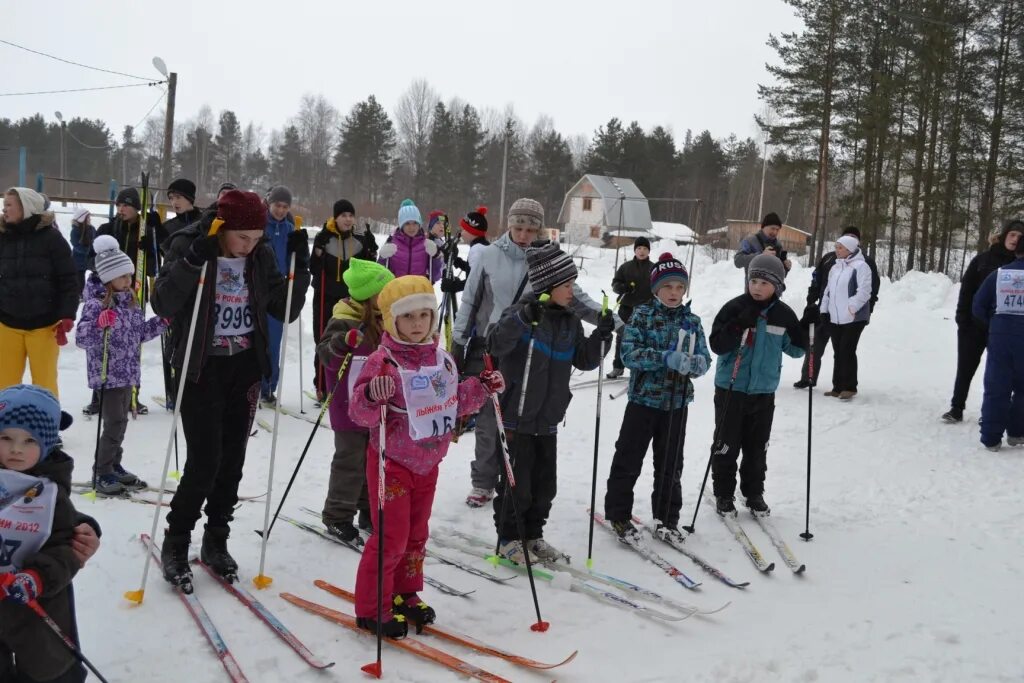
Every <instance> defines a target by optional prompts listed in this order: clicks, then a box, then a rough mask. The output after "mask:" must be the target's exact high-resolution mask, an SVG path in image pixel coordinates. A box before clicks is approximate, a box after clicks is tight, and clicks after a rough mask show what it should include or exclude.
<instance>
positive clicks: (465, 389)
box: [349, 275, 504, 638]
mask: <svg viewBox="0 0 1024 683" xmlns="http://www.w3.org/2000/svg"><path fill="white" fill-rule="evenodd" d="M377 303H378V305H379V306H380V310H381V313H382V315H383V319H384V330H385V332H384V335H383V337H382V339H381V344H380V348H378V349H377V350H376V351H374V352H373V354H371V355H370V357H369V358H367V360H366V364H365V365H364V366H363V370H362V372H361V373H360V375H359V378H358V379H357V380H356V384H355V386H354V387H353V390H352V395H351V397H350V399H349V416H350V417H351V418H352V420H353V421H354V422H355V423H357V424H359V425H362V426H364V427H367V428H369V430H370V443H369V446H368V447H367V450H366V483H367V488H368V490H369V495H370V513H371V516H372V519H373V528H374V529H375V530H379V529H380V526H379V520H378V513H377V506H378V500H379V498H378V494H377V491H378V481H379V477H378V466H379V464H378V453H379V452H380V429H379V425H380V418H381V406H385V405H386V406H387V423H386V426H385V432H386V433H385V439H386V441H385V444H384V492H385V493H384V512H385V514H384V521H385V524H384V534H383V536H384V541H383V542H384V576H383V584H384V586H383V589H384V590H383V594H384V605H383V617H382V620H381V627H382V631H383V633H384V635H385V636H387V637H390V638H402V637H404V636H405V635H406V633H407V630H408V621H412V622H413V624H414V625H416V626H417V627H419V626H422V625H423V624H428V623H431V622H433V621H434V617H435V614H434V610H433V609H432V608H430V607H429V606H427V604H426V603H425V602H423V601H422V600H421V599H420V598H419V596H418V595H417V593H418V591H420V590H422V588H423V557H424V549H425V547H426V544H427V538H428V536H429V529H428V526H427V522H428V520H429V519H430V509H431V507H432V505H433V502H434V490H435V488H436V487H437V473H438V465H440V463H441V460H442V459H443V458H444V456H445V454H446V453H447V452H448V444H449V442H450V441H451V438H452V433H453V430H454V427H455V421H456V419H457V418H458V417H461V416H463V415H470V414H472V413H475V412H477V411H478V410H479V409H480V407H481V406H483V404H484V402H485V401H488V400H490V396H491V394H493V393H498V392H500V391H502V390H503V389H504V380H503V379H502V377H501V374H500V373H498V372H497V371H494V372H489V373H488V372H484V373H483V374H481V375H480V378H479V379H477V378H475V377H470V378H468V379H466V380H465V381H463V382H459V381H458V371H457V370H456V368H455V361H454V360H453V359H452V357H451V355H449V354H448V353H447V352H446V351H444V350H443V349H441V348H439V346H438V339H437V334H436V331H437V300H436V298H435V297H434V289H433V287H432V286H431V284H430V281H429V280H427V279H426V278H424V277H422V276H418V275H407V276H405V277H400V278H396V279H395V280H392V281H391V282H389V283H388V284H387V285H386V286H385V287H384V289H383V290H381V292H380V294H379V295H378V297H377ZM380 537H381V534H380V533H377V532H375V533H374V534H373V535H372V536H370V538H369V540H368V541H367V542H366V547H365V548H364V549H363V557H362V560H361V561H360V562H359V571H358V574H357V576H356V617H357V623H358V624H359V626H360V627H362V628H365V629H367V630H370V631H376V629H377V581H378V576H377V552H378V544H379V543H380Z"/></svg>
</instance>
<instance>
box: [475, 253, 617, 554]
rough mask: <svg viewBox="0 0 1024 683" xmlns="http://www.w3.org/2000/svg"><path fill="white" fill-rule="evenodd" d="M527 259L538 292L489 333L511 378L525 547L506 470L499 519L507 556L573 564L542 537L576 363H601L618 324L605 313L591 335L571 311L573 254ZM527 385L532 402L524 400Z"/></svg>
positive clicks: (510, 427) (504, 404)
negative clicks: (508, 498) (508, 500)
mask: <svg viewBox="0 0 1024 683" xmlns="http://www.w3.org/2000/svg"><path fill="white" fill-rule="evenodd" d="M526 259H527V264H528V266H527V267H528V271H527V272H528V276H529V279H530V287H531V289H532V290H533V291H532V292H531V293H529V294H526V295H524V296H523V298H522V299H521V300H520V302H519V303H517V304H515V305H513V306H511V307H509V308H508V309H506V310H505V312H504V313H503V314H502V316H501V319H500V320H499V321H498V324H497V325H495V326H494V328H493V329H492V330H491V331H490V333H489V334H488V335H487V342H488V345H489V347H490V349H491V353H492V354H494V356H495V358H496V359H497V360H498V364H499V366H500V367H501V372H502V374H503V375H504V376H505V377H506V378H507V380H506V381H507V382H508V390H507V391H506V392H505V393H504V394H503V395H502V398H501V412H502V416H503V417H504V422H505V434H506V436H507V440H508V443H509V448H511V449H512V453H513V454H514V457H513V476H514V477H515V482H516V485H515V488H514V489H512V491H511V495H513V496H515V500H516V510H518V512H519V517H520V520H521V521H522V524H523V526H524V529H525V532H526V548H524V547H523V543H522V540H521V539H520V538H519V530H518V527H517V523H516V521H517V520H516V517H515V514H514V513H513V510H512V506H511V505H509V506H508V508H507V509H506V507H505V502H506V501H505V499H506V495H507V494H508V493H509V492H508V490H507V488H506V487H507V482H505V481H504V480H505V478H506V473H505V471H504V468H503V469H502V471H501V475H500V481H499V484H498V489H497V491H498V495H497V497H496V498H495V499H494V523H495V527H496V528H497V531H498V539H499V543H500V547H499V553H500V554H501V555H502V556H503V557H505V558H507V559H509V560H512V561H513V562H517V563H523V562H525V560H526V555H525V553H526V552H530V553H531V559H532V558H533V556H537V557H538V558H539V559H540V560H541V561H545V560H549V561H559V560H563V561H566V562H568V556H567V555H565V554H564V553H561V552H559V551H557V550H555V548H553V547H552V546H551V545H550V544H548V543H547V542H546V541H544V538H543V530H544V524H545V522H547V518H548V514H549V513H550V512H551V504H552V502H553V501H554V498H555V493H556V491H557V482H556V478H557V469H556V463H557V450H558V443H557V436H556V435H557V433H558V423H559V422H561V421H562V418H564V417H565V411H566V409H567V408H568V407H569V401H570V400H571V399H572V393H571V392H570V391H569V374H570V372H571V371H572V368H573V367H576V368H578V369H580V370H593V369H594V368H596V367H597V365H598V363H599V362H600V360H601V354H602V351H603V352H605V353H606V352H607V351H608V346H607V343H608V342H610V341H611V340H612V335H613V332H614V330H615V322H614V320H613V319H612V316H611V313H610V312H607V311H606V312H605V314H604V315H603V316H602V317H601V319H600V320H599V321H598V325H597V330H596V331H595V332H594V333H593V334H591V335H590V337H589V338H588V337H585V336H584V335H583V325H582V324H581V323H580V319H579V318H578V317H577V316H576V315H575V314H574V313H573V312H572V310H571V309H570V308H569V306H570V305H571V304H572V299H573V290H572V287H573V283H575V281H576V275H577V272H576V266H575V265H574V264H573V261H572V258H570V257H569V255H568V254H566V253H565V252H563V251H561V250H560V249H559V248H558V246H557V245H555V244H551V243H535V246H534V247H531V248H530V249H528V250H527V252H526ZM524 383H525V384H526V396H525V400H524V399H522V398H521V395H522V394H521V392H522V390H523V385H524Z"/></svg>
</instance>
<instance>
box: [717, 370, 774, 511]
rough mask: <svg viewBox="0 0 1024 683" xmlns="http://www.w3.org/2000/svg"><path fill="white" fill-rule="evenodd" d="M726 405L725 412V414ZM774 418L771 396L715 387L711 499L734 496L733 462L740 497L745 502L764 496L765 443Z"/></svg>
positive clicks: (766, 446) (766, 449) (766, 463)
mask: <svg viewBox="0 0 1024 683" xmlns="http://www.w3.org/2000/svg"><path fill="white" fill-rule="evenodd" d="M726 403H728V410H726ZM774 416H775V394H744V393H743V392H740V391H735V390H734V391H733V392H732V395H731V396H730V395H729V391H728V390H727V389H722V388H721V387H715V423H716V424H718V425H719V427H718V441H717V442H716V443H715V444H714V445H712V447H711V448H712V456H711V472H712V475H713V476H712V479H713V480H714V487H715V497H716V498H718V497H722V496H724V497H726V498H731V497H732V496H733V495H734V494H735V493H736V469H737V467H736V461H737V460H738V459H739V457H740V452H741V451H742V453H743V461H742V462H741V463H740V466H739V473H740V493H742V494H743V496H744V497H745V498H749V497H750V496H756V495H758V494H763V493H764V477H765V473H766V472H767V471H768V462H767V454H768V439H769V438H770V437H771V434H772V418H774Z"/></svg>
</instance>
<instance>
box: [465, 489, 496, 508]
mask: <svg viewBox="0 0 1024 683" xmlns="http://www.w3.org/2000/svg"><path fill="white" fill-rule="evenodd" d="M491 498H494V489H482V488H478V487H476V486H474V487H473V490H471V491H470V492H469V495H468V496H466V505H468V506H469V507H471V508H482V507H483V506H484V505H487V503H489V502H490V500H491Z"/></svg>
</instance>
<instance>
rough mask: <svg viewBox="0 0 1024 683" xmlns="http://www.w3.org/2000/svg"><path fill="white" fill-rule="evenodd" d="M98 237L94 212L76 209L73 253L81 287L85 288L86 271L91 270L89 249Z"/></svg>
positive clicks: (72, 231)
mask: <svg viewBox="0 0 1024 683" xmlns="http://www.w3.org/2000/svg"><path fill="white" fill-rule="evenodd" d="M94 239H96V228H94V227H93V225H92V214H91V213H89V210H88V209H85V208H79V209H76V210H75V214H74V216H73V217H72V218H71V255H72V256H73V257H74V259H75V268H77V269H78V284H79V288H80V289H82V290H84V289H85V272H86V271H87V270H89V251H90V250H91V249H92V241H93V240H94Z"/></svg>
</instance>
